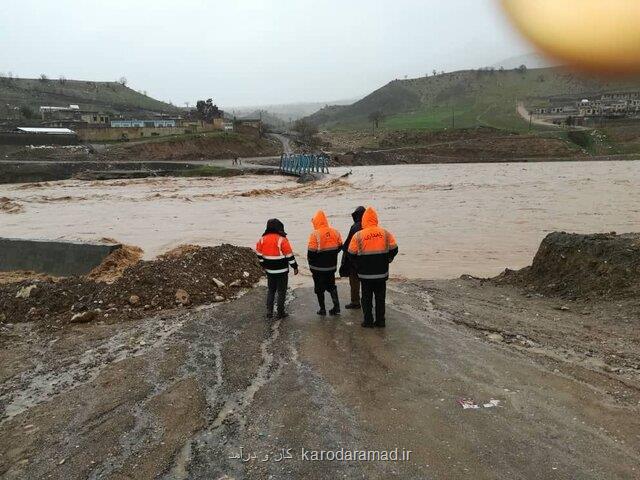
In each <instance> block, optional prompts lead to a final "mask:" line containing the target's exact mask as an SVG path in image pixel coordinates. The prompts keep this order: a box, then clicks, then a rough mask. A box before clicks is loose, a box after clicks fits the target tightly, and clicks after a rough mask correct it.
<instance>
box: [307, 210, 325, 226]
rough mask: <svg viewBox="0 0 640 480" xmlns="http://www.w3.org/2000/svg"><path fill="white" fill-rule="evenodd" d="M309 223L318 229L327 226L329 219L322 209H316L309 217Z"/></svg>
mask: <svg viewBox="0 0 640 480" xmlns="http://www.w3.org/2000/svg"><path fill="white" fill-rule="evenodd" d="M311 223H312V224H313V228H314V229H315V230H319V229H320V228H326V227H328V226H329V220H328V219H327V216H326V215H325V213H324V212H323V211H322V210H318V211H317V212H316V214H315V215H314V216H313V218H312V219H311Z"/></svg>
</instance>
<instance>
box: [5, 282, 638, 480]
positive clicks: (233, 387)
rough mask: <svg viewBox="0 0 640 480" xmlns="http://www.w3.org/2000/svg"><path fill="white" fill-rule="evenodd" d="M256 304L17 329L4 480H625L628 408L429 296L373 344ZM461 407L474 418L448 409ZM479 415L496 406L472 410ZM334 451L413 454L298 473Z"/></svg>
mask: <svg viewBox="0 0 640 480" xmlns="http://www.w3.org/2000/svg"><path fill="white" fill-rule="evenodd" d="M346 293H347V288H346V285H344V284H341V295H342V299H343V300H344V299H345V295H346ZM263 297H264V290H263V289H262V288H258V289H255V290H252V291H250V292H249V293H247V294H246V295H245V296H243V297H242V298H240V299H239V300H236V301H234V302H232V303H229V304H224V305H219V306H216V307H212V308H204V309H201V310H200V311H194V312H189V313H185V314H181V315H173V316H170V317H166V318H161V319H149V320H145V321H141V322H130V323H127V324H119V325H76V326H70V327H68V330H66V331H63V332H55V333H46V332H44V333H43V332H37V331H35V330H33V329H30V327H28V326H26V325H22V326H19V327H16V328H20V329H22V330H23V331H21V334H22V335H20V336H16V338H15V339H14V341H13V343H12V344H11V345H3V353H2V358H1V360H2V362H3V366H4V369H3V370H4V372H3V376H2V379H1V380H2V383H1V384H0V402H2V403H1V405H2V407H3V415H2V417H0V436H1V438H3V441H2V445H1V448H0V454H1V455H0V473H1V474H2V475H3V478H60V479H62V478H64V479H70V478H118V479H120V478H122V479H124V478H136V479H138V478H158V477H159V478H167V479H177V478H195V479H218V478H233V479H245V478H247V479H268V478H273V479H299V478H308V479H324V478H349V479H351V478H402V479H429V478H434V479H437V478H450V479H465V478H473V479H567V478H580V479H594V480H595V479H603V478H606V479H629V478H634V477H636V476H637V474H638V472H640V454H639V452H640V438H639V436H638V432H640V421H639V420H638V418H639V417H638V405H622V404H619V403H616V402H615V400H614V398H613V396H612V395H611V393H612V392H609V391H607V389H606V388H604V387H603V386H602V385H599V384H597V383H591V384H588V383H585V382H582V381H577V380H575V379H573V378H572V377H570V376H567V375H564V374H562V373H559V372H554V371H552V370H550V369H547V368H545V367H544V366H543V365H541V364H540V363H538V362H535V361H533V360H532V359H531V358H530V357H528V356H526V355H524V354H522V353H520V352H517V351H514V350H510V349H508V348H505V347H504V346H502V345H495V344H492V343H490V342H487V341H486V340H485V339H484V338H481V337H480V336H478V335H477V333H476V332H474V331H473V330H470V329H468V328H466V327H464V326H460V325H457V324H455V323H454V322H453V321H452V319H451V318H449V317H448V314H446V313H445V312H443V311H440V310H439V309H438V308H437V307H435V306H434V304H433V303H432V302H431V298H430V296H429V294H428V293H426V291H421V290H416V289H415V288H414V287H412V286H411V285H408V284H406V283H402V282H400V283H396V282H394V283H392V284H391V285H390V292H389V311H388V317H387V322H388V328H387V329H386V330H364V329H362V328H361V327H360V326H359V323H360V321H361V314H360V313H359V312H343V315H342V316H340V317H339V318H330V317H327V318H319V317H317V316H315V314H314V313H313V312H315V310H316V305H315V301H316V300H315V296H314V294H313V291H312V289H310V288H308V287H300V288H297V289H295V290H294V291H293V292H292V295H291V299H290V303H289V309H290V312H291V317H290V318H288V319H286V320H282V321H267V320H265V319H264V318H263V316H262V314H263ZM16 333H17V332H16ZM4 347H6V348H4ZM34 351H35V352H39V354H38V355H33V352H34ZM87 351H90V352H92V355H91V358H92V359H94V360H93V361H91V362H88V361H87V359H86V358H87V357H86V354H87ZM463 398H470V399H473V401H474V402H475V404H477V405H479V407H480V408H478V409H463V408H462V406H461V405H460V403H459V400H461V399H463ZM491 400H495V401H497V402H495V403H496V404H497V405H498V406H494V407H491V408H486V407H484V406H483V405H484V404H487V405H490V404H491V403H490V401H491ZM303 449H304V450H303ZM340 449H343V450H342V451H344V450H347V451H353V450H358V451H362V450H367V451H378V452H382V451H394V450H395V449H398V451H399V452H400V453H401V452H403V451H405V452H406V451H411V453H410V454H409V459H408V460H407V461H380V460H378V461H376V460H372V461H337V460H333V461H330V460H325V461H313V460H312V458H313V457H309V455H310V453H309V452H313V451H319V450H325V451H332V452H335V451H339V450H340ZM305 452H306V455H307V456H305ZM239 454H241V455H242V456H241V457H240V458H236V457H237V456H238V455H239ZM311 455H312V454H311ZM289 457H290V458H289Z"/></svg>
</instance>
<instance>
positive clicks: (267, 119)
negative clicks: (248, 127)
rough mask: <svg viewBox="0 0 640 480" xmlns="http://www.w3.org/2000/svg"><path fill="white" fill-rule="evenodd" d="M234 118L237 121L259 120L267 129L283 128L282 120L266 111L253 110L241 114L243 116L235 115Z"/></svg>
mask: <svg viewBox="0 0 640 480" xmlns="http://www.w3.org/2000/svg"><path fill="white" fill-rule="evenodd" d="M236 117H237V118H238V119H256V118H260V119H262V122H263V123H264V124H265V125H267V126H269V127H276V128H281V127H284V126H285V123H286V122H284V121H283V120H282V119H280V118H279V117H276V116H275V115H273V114H272V113H271V112H268V111H266V110H254V111H252V112H249V113H246V114H243V115H236Z"/></svg>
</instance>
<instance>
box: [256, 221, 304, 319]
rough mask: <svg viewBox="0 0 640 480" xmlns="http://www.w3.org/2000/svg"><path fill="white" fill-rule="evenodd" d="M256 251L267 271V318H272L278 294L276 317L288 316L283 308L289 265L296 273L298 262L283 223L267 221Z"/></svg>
mask: <svg viewBox="0 0 640 480" xmlns="http://www.w3.org/2000/svg"><path fill="white" fill-rule="evenodd" d="M256 253H257V254H258V260H259V261H260V265H262V268H263V269H264V271H265V272H266V273H267V318H273V304H274V302H275V298H276V293H277V296H278V308H277V311H278V318H286V317H288V315H287V313H286V312H285V308H284V301H285V298H286V295H287V286H288V284H289V266H291V268H293V273H294V274H295V275H298V264H297V263H296V258H295V256H294V255H293V249H292V248H291V244H290V243H289V240H287V234H286V233H285V231H284V225H283V223H282V222H281V221H280V220H278V219H277V218H272V219H271V220H269V221H268V222H267V228H266V229H265V231H264V233H263V234H262V237H261V238H260V240H258V243H257V244H256Z"/></svg>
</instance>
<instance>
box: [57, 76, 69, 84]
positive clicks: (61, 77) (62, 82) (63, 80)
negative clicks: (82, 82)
mask: <svg viewBox="0 0 640 480" xmlns="http://www.w3.org/2000/svg"><path fill="white" fill-rule="evenodd" d="M58 83H59V84H60V85H64V84H65V83H67V79H66V77H65V76H64V75H60V76H59V77H58Z"/></svg>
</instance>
